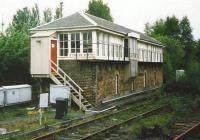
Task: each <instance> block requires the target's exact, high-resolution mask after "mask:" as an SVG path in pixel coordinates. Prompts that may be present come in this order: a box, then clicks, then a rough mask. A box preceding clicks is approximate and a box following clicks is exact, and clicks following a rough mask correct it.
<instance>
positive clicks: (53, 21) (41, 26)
mask: <svg viewBox="0 0 200 140" xmlns="http://www.w3.org/2000/svg"><path fill="white" fill-rule="evenodd" d="M77 13H79V12H76V13H73V14H70V15H68V16H65V17H61V18H58V19H55V20H52V21H50V22H47V23H44V24H41V25H39V26H36V27H34V28H31V29H30V30H34V29H36V28H39V27H42V26H45V25H48V24H51V23H53V22H55V21H58V20H61V19H64V18H67V17H69V16H72V15H74V14H77Z"/></svg>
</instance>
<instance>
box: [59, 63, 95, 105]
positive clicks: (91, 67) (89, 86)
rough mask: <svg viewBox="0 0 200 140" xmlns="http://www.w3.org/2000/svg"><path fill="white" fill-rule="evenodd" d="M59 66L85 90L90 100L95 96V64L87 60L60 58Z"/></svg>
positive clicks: (85, 94) (92, 100) (93, 99)
mask: <svg viewBox="0 0 200 140" xmlns="http://www.w3.org/2000/svg"><path fill="white" fill-rule="evenodd" d="M59 66H60V67H61V68H62V69H63V70H64V71H65V72H66V73H67V74H68V75H69V76H70V77H71V78H72V79H73V80H74V81H75V82H76V83H77V84H78V85H79V86H80V87H81V88H82V89H83V90H84V91H85V92H84V96H85V97H87V99H88V100H89V101H90V102H94V101H95V98H96V64H95V63H94V62H88V61H76V60H71V61H68V60H60V61H59Z"/></svg>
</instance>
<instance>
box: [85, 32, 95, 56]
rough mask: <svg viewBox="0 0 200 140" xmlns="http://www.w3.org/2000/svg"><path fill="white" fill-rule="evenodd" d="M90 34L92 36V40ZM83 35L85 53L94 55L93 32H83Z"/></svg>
mask: <svg viewBox="0 0 200 140" xmlns="http://www.w3.org/2000/svg"><path fill="white" fill-rule="evenodd" d="M84 34H86V39H84ZM89 34H91V38H90V36H89ZM82 35H83V53H92V50H93V49H92V32H83V33H82ZM85 46H86V47H85ZM85 50H86V51H85Z"/></svg>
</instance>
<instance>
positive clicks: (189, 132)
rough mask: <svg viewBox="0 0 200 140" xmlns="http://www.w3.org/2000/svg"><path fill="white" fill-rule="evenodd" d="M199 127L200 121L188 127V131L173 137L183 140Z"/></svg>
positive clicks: (175, 139)
mask: <svg viewBox="0 0 200 140" xmlns="http://www.w3.org/2000/svg"><path fill="white" fill-rule="evenodd" d="M198 128H200V122H199V123H197V124H195V125H193V126H192V127H190V128H189V129H187V130H186V131H184V132H183V133H181V134H180V135H178V136H176V137H175V138H173V140H183V139H184V138H185V137H186V136H188V135H190V134H191V133H192V131H194V130H195V129H198Z"/></svg>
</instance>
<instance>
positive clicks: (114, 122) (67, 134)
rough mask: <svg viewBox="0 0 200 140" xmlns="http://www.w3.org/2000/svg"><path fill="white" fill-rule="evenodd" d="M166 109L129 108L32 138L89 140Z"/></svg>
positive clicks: (42, 139)
mask: <svg viewBox="0 0 200 140" xmlns="http://www.w3.org/2000/svg"><path fill="white" fill-rule="evenodd" d="M166 107H167V106H166V105H164V106H161V107H157V106H148V105H144V106H140V107H139V106H135V107H130V108H126V109H122V110H119V111H117V112H114V113H111V114H107V115H104V116H100V117H97V118H95V119H92V120H88V121H86V122H83V123H80V124H75V125H72V126H69V127H66V128H61V129H58V130H56V131H54V132H51V133H48V134H45V135H42V136H39V137H37V138H34V139H33V140H44V139H45V140H55V139H64V140H65V139H66V140H67V139H81V140H85V139H91V138H93V137H95V136H97V135H99V134H101V133H104V132H106V131H108V130H111V129H114V128H117V127H119V126H120V125H123V124H126V123H128V122H130V121H133V120H136V119H140V118H142V117H148V116H151V115H154V114H156V113H158V112H159V111H163V109H165V108H166Z"/></svg>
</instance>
